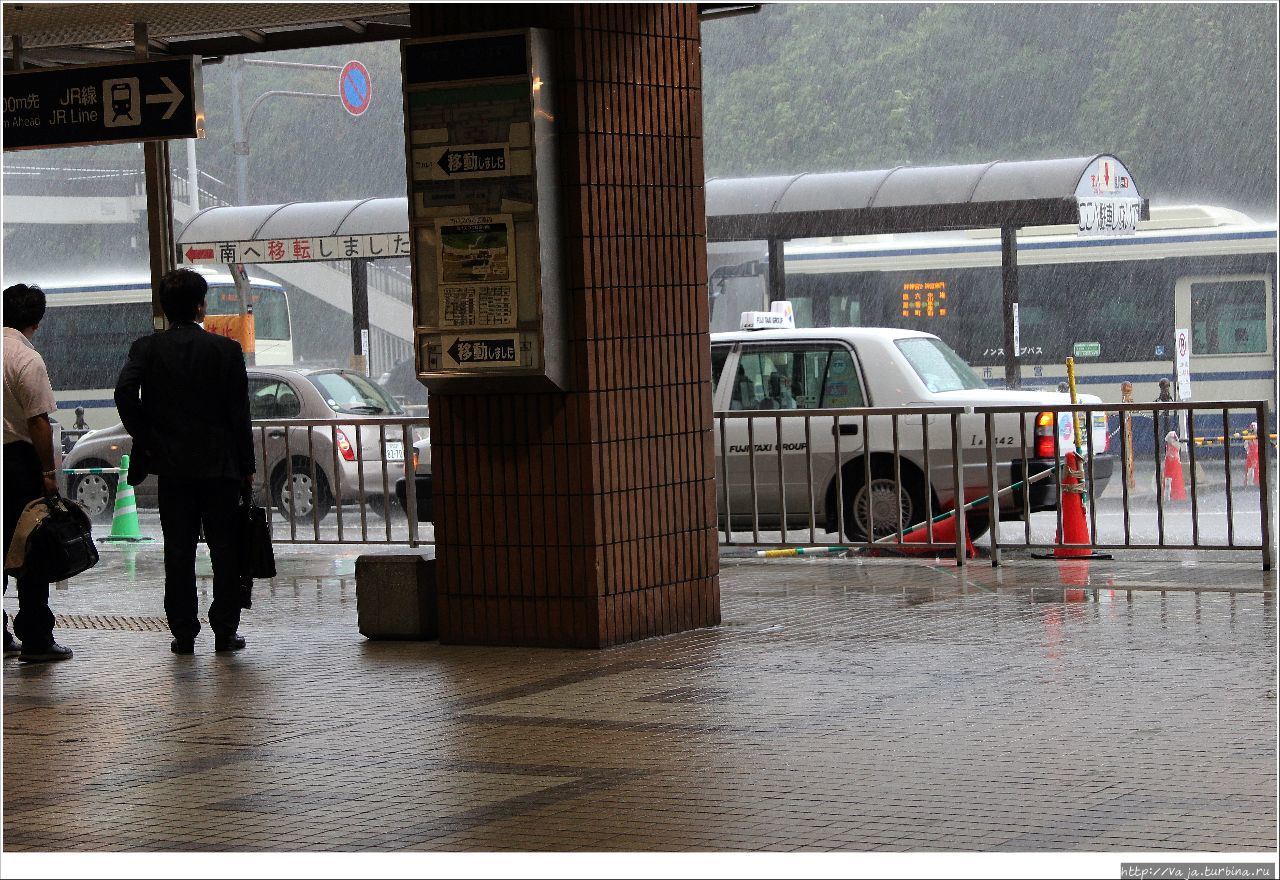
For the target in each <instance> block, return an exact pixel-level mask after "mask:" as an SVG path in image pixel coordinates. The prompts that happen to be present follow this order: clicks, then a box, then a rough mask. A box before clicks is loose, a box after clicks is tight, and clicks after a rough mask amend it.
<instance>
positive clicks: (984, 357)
mask: <svg viewBox="0 0 1280 880" xmlns="http://www.w3.org/2000/svg"><path fill="white" fill-rule="evenodd" d="M748 248H749V246H748V245H747V244H746V243H741V242H739V243H727V244H723V245H722V244H712V245H710V246H709V248H708V249H709V251H710V256H711V261H710V262H711V265H710V267H709V268H710V269H711V272H710V279H709V280H710V295H711V308H712V322H711V329H712V330H713V331H714V330H728V329H733V328H735V327H736V326H737V321H738V316H739V314H740V313H741V312H742V311H743V310H746V309H760V308H767V305H766V304H765V303H764V300H765V299H767V295H768V294H767V292H766V291H767V288H766V282H765V278H766V276H767V271H768V270H767V266H766V264H765V261H764V248H763V244H758V245H756V249H755V250H754V251H751V250H749V249H748ZM784 253H785V257H784V259H785V269H786V280H785V288H786V289H785V293H784V295H783V298H785V299H787V300H790V302H791V303H792V305H793V306H794V308H795V316H796V325H797V326H803V327H830V326H854V327H856V326H868V327H896V328H902V329H910V330H923V331H926V332H929V333H934V334H936V335H938V336H940V337H941V338H942V339H943V340H944V341H945V342H946V343H947V344H948V345H949V346H951V347H952V348H953V349H955V351H956V352H958V353H959V354H960V356H961V357H963V358H964V359H965V360H966V361H968V362H969V363H970V364H972V365H973V366H974V368H975V369H976V370H977V371H978V373H979V374H980V375H981V376H982V377H983V378H984V379H986V380H987V381H988V382H989V383H990V384H992V385H1002V384H1003V382H1004V329H1003V327H1004V324H1003V317H1002V303H1003V296H1002V290H1001V277H1000V233H999V230H973V231H967V232H939V233H915V234H910V235H867V236H856V237H854V236H850V237H845V238H827V239H807V240H797V241H789V242H787V243H786V245H785V252H784ZM1275 277H1276V224H1275V223H1274V222H1271V223H1258V222H1255V221H1253V220H1251V219H1250V218H1249V217H1247V216H1246V215H1244V214H1242V213H1240V212H1238V211H1233V210H1229V209H1225V208H1217V207H1205V206H1180V207H1172V206H1171V207H1159V206H1152V208H1151V219H1150V220H1149V221H1143V222H1141V223H1140V224H1139V227H1138V232H1137V233H1136V234H1134V235H1128V236H1119V237H1107V238H1103V237H1096V238H1094V237H1082V236H1080V235H1078V234H1077V232H1076V229H1075V227H1069V226H1046V227H1031V228H1026V229H1021V230H1019V232H1018V289H1019V313H1020V314H1019V318H1020V321H1019V323H1020V325H1021V339H1020V345H1021V352H1020V354H1021V358H1022V384H1023V386H1024V387H1028V388H1037V387H1038V388H1045V389H1053V388H1056V387H1057V385H1058V382H1059V381H1061V380H1063V379H1065V378H1066V368H1065V366H1064V361H1065V359H1066V358H1067V357H1068V356H1072V357H1073V358H1074V359H1075V367H1076V376H1077V381H1078V383H1079V385H1080V388H1081V390H1082V391H1085V392H1088V393H1091V394H1096V395H1097V396H1098V397H1100V398H1101V399H1102V400H1103V401H1106V402H1118V401H1119V400H1120V393H1121V392H1120V383H1121V382H1122V381H1124V380H1129V381H1132V382H1133V383H1134V400H1135V402H1139V403H1141V402H1146V401H1151V400H1154V399H1155V398H1156V397H1157V395H1158V385H1157V383H1158V382H1159V380H1160V379H1162V378H1166V377H1167V378H1170V379H1173V377H1174V338H1175V329H1176V328H1184V327H1185V328H1190V329H1191V331H1192V346H1191V387H1192V399H1193V400H1246V399H1252V400H1270V401H1271V403H1272V409H1273V413H1274V407H1275V400H1276V370H1275V358H1276V299H1275ZM1241 419H1243V420H1244V421H1245V422H1247V421H1248V419H1247V418H1245V417H1244V416H1243V415H1241ZM1237 427H1243V424H1241V425H1239V426H1237ZM1216 433H1221V430H1218V431H1217V432H1216Z"/></svg>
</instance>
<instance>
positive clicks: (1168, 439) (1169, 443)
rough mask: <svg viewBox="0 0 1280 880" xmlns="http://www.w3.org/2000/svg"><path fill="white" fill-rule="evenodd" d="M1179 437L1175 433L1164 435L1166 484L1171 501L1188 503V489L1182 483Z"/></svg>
mask: <svg viewBox="0 0 1280 880" xmlns="http://www.w3.org/2000/svg"><path fill="white" fill-rule="evenodd" d="M1179 451H1180V450H1179V444H1178V435H1177V434H1175V433H1174V432H1173V431H1170V432H1169V433H1168V434H1165V435H1164V482H1165V484H1166V488H1167V489H1168V495H1167V497H1168V499H1169V500H1170V501H1186V500H1187V487H1186V486H1185V485H1184V484H1183V482H1182V458H1181V456H1180V455H1179Z"/></svg>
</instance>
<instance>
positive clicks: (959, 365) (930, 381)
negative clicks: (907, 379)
mask: <svg viewBox="0 0 1280 880" xmlns="http://www.w3.org/2000/svg"><path fill="white" fill-rule="evenodd" d="M893 344H894V345H896V346H897V347H898V350H899V351H901V352H902V355H903V357H905V358H906V359H907V363H909V364H911V369H913V370H915V371H916V375H918V376H919V377H920V380H921V381H922V382H924V384H925V387H926V388H928V389H929V390H930V391H935V392H937V391H970V390H974V389H978V388H986V387H987V383H986V382H983V381H982V379H980V378H979V377H978V374H977V373H975V372H974V371H973V368H972V367H970V366H969V365H968V364H966V363H965V362H964V360H963V359H962V358H961V357H960V355H958V354H956V353H955V352H954V351H952V350H951V349H950V348H948V347H947V344H946V343H945V342H943V341H942V340H941V339H932V338H930V337H928V336H916V337H912V338H909V339H895V340H894V342H893Z"/></svg>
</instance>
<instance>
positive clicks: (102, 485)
mask: <svg viewBox="0 0 1280 880" xmlns="http://www.w3.org/2000/svg"><path fill="white" fill-rule="evenodd" d="M80 466H81V467H86V468H91V467H101V468H106V467H111V465H109V464H107V463H106V462H105V461H86V462H83V463H82V464H81V465H80ZM67 494H68V495H70V496H71V500H72V501H74V502H76V503H77V504H79V505H80V506H81V507H83V508H84V512H85V513H87V514H88V515H89V518H90V519H95V520H109V519H111V517H112V515H113V514H114V513H115V504H116V477H115V476H113V475H110V474H78V475H76V476H74V477H72V478H71V484H70V485H69V486H67Z"/></svg>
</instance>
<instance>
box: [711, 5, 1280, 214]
mask: <svg viewBox="0 0 1280 880" xmlns="http://www.w3.org/2000/svg"><path fill="white" fill-rule="evenodd" d="M703 60H704V74H703V91H704V105H705V111H704V128H705V143H706V153H707V161H706V164H707V171H708V174H709V175H721V176H743V175H754V174H771V173H791V172H797V171H831V170H854V169H870V168H885V167H893V166H895V165H930V164H953V163H962V162H979V161H990V160H992V159H1037V158H1050V157H1055V156H1073V155H1086V154H1093V153H1100V152H1109V153H1114V154H1115V155H1117V156H1119V157H1120V158H1121V159H1123V160H1125V161H1126V163H1127V164H1128V165H1129V167H1130V170H1132V171H1133V173H1134V176H1135V178H1136V179H1137V181H1138V182H1139V185H1140V186H1141V187H1142V188H1143V191H1144V193H1145V194H1146V195H1148V196H1149V197H1151V198H1153V199H1157V200H1163V201H1170V200H1174V199H1177V200H1185V199H1198V200H1205V201H1211V202H1216V203H1225V204H1232V205H1235V206H1238V207H1243V208H1246V209H1253V210H1264V211H1274V209H1275V197H1276V193H1275V174H1276V109H1275V108H1276V105H1275V98H1276V7H1275V6H1274V5H1271V4H1205V5H1202V4H1141V5H1138V4H1135V5H1116V4H1097V5H1093V4H1090V5H1085V4H1045V5H1022V4H1004V3H997V4H981V5H979V4H936V5H926V4H909V5H908V4H902V5H881V4H842V5H799V4H796V5H791V4H780V5H766V6H765V7H763V9H762V10H761V11H760V12H759V13H758V14H756V15H755V16H742V17H737V18H728V19H723V20H717V21H711V22H708V23H707V24H705V25H704V27H703Z"/></svg>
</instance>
